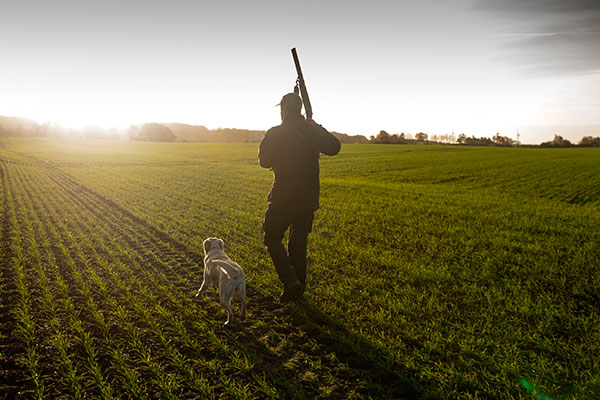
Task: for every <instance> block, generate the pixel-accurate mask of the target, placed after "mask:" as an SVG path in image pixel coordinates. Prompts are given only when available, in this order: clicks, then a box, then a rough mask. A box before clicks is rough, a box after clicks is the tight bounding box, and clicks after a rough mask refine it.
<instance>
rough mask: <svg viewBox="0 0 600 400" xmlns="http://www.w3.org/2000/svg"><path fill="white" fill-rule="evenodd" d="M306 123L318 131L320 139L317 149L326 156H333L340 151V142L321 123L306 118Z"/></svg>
mask: <svg viewBox="0 0 600 400" xmlns="http://www.w3.org/2000/svg"><path fill="white" fill-rule="evenodd" d="M308 123H309V124H311V126H313V130H314V131H315V132H318V134H319V137H320V140H319V151H320V152H321V153H323V154H326V155H328V156H335V155H336V154H337V153H339V152H340V149H341V147H342V144H341V143H340V141H339V140H338V138H336V137H335V136H333V135H332V134H331V133H329V132H328V131H327V129H325V128H323V127H322V126H321V125H319V124H317V123H316V122H315V121H313V120H312V119H310V120H308Z"/></svg>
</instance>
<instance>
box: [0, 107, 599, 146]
mask: <svg viewBox="0 0 600 400" xmlns="http://www.w3.org/2000/svg"><path fill="white" fill-rule="evenodd" d="M331 133H332V134H334V135H335V136H336V137H337V138H338V139H339V140H340V141H341V142H342V143H373V144H454V145H463V146H499V147H511V146H518V145H520V143H518V142H517V141H516V140H514V139H512V138H510V137H508V136H502V135H500V133H496V134H495V135H494V136H492V137H491V138H488V137H475V136H467V135H465V134H464V133H460V134H458V135H456V134H454V133H450V134H443V135H429V134H427V133H425V132H418V133H416V134H414V135H412V134H410V133H399V134H396V133H394V134H390V133H388V132H386V131H384V130H382V131H380V132H379V134H378V135H377V136H374V135H373V136H371V137H370V138H368V139H367V137H365V136H363V135H353V136H352V135H348V134H345V133H340V132H331ZM264 134H265V131H264V130H249V129H237V128H217V129H208V128H206V127H205V126H203V125H187V124H181V123H156V122H150V123H146V124H140V125H130V126H129V128H127V129H126V130H118V129H116V128H109V129H104V128H102V127H98V126H88V127H85V128H81V129H66V128H63V127H61V126H59V125H57V124H54V123H51V122H47V123H44V124H41V125H40V124H38V123H37V122H35V121H33V120H31V119H27V118H16V117H4V116H1V115H0V137H3V136H4V137H8V136H22V137H31V136H41V137H78V138H88V139H131V140H137V141H151V142H175V141H177V142H201V143H209V142H210V143H215V142H216V143H244V142H246V143H258V142H260V140H261V139H262V137H263V136H264ZM539 147H600V136H598V137H593V136H584V137H583V138H581V140H579V142H577V143H576V144H573V143H571V142H570V141H569V140H568V139H565V138H563V137H562V136H560V135H555V136H554V139H553V140H551V141H548V142H543V143H541V144H540V145H539Z"/></svg>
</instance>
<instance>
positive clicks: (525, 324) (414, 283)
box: [0, 138, 600, 399]
mask: <svg viewBox="0 0 600 400" xmlns="http://www.w3.org/2000/svg"><path fill="white" fill-rule="evenodd" d="M257 147H258V146H257V144H185V143H170V144H155V143H134V142H128V141H116V142H111V141H102V140H98V141H83V140H80V141H77V140H72V141H67V140H62V141H59V140H56V141H53V140H48V139H8V138H0V179H1V183H0V199H1V201H2V208H1V214H0V219H1V226H0V260H1V265H0V268H1V269H0V274H1V275H0V278H1V281H0V282H1V285H0V300H1V303H0V324H1V326H0V393H2V395H4V396H6V397H7V398H13V397H17V396H19V395H20V396H22V397H23V398H71V399H79V398H88V399H92V398H93V399H96V398H105V399H114V398H132V399H138V398H142V399H143V398H161V399H169V398H170V399H179V398H182V399H192V398H200V399H202V398H230V399H242V398H273V399H280V398H299V399H302V398H305V399H313V398H374V399H385V398H389V399H401V398H409V399H411V398H432V399H434V398H461V399H463V398H496V399H498V398H531V399H536V398H539V399H580V398H583V399H587V398H591V399H593V398H599V397H600V230H599V229H598V227H599V226H600V213H599V210H600V149H593V148H592V149H580V148H575V149H530V148H473V147H458V146H400V145H398V146H393V145H387V146H386V145H344V146H343V147H342V151H341V153H340V154H339V155H338V156H336V157H322V158H321V186H322V193H321V209H320V210H319V211H318V212H317V214H316V218H315V223H314V228H313V233H312V234H311V236H310V238H309V282H308V285H309V288H308V290H307V294H306V301H305V302H304V303H303V304H300V305H285V306H284V305H281V304H280V303H279V302H278V300H277V295H278V294H279V291H280V286H279V283H278V279H277V276H276V274H275V271H274V268H273V266H272V264H271V261H270V259H269V257H268V254H267V252H266V249H265V248H264V246H263V244H262V238H261V220H262V215H263V212H264V209H265V206H266V194H267V192H268V190H269V186H270V183H271V179H272V178H271V172H270V171H268V170H264V169H261V168H260V167H259V166H258V163H257V160H256V154H257ZM209 236H218V237H220V238H222V239H223V240H224V241H225V246H226V247H225V250H226V252H227V253H228V254H229V255H230V257H231V258H232V259H234V260H235V261H237V262H238V263H239V264H240V265H241V266H242V267H243V268H244V270H245V271H246V276H247V280H248V307H249V308H248V319H247V320H246V321H244V322H240V321H239V320H238V321H237V322H236V323H235V325H234V326H233V327H224V326H223V322H224V321H225V319H226V315H225V312H224V311H223V309H222V308H221V306H220V305H219V304H218V301H217V297H216V293H215V292H212V293H211V294H210V295H208V296H206V297H203V298H195V297H194V294H195V292H196V290H197V289H198V287H199V286H200V284H201V282H202V265H201V264H202V258H203V253H202V245H201V243H202V240H203V239H205V238H206V237H209ZM237 309H238V308H237V304H236V303H234V310H237ZM0 396H1V395H0Z"/></svg>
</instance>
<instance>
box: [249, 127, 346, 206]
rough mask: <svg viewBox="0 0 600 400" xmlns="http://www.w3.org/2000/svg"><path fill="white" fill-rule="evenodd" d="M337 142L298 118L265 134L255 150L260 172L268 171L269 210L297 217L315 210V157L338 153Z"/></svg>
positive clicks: (316, 176) (317, 179)
mask: <svg viewBox="0 0 600 400" xmlns="http://www.w3.org/2000/svg"><path fill="white" fill-rule="evenodd" d="M340 147H341V144H340V142H339V140H338V139H337V138H336V137H335V136H333V135H332V134H331V133H329V132H327V130H326V129H325V128H323V127H322V126H321V125H317V124H316V123H314V122H312V121H307V120H305V119H304V118H302V117H299V118H296V119H292V120H288V119H286V120H285V121H284V122H283V123H282V124H281V125H279V126H275V127H273V128H271V129H269V130H268V131H267V133H266V134H265V136H264V137H263V139H262V141H261V142H260V146H259V150H258V160H259V162H260V166H261V167H263V168H272V169H273V173H274V180H273V185H272V186H271V191H270V192H269V196H268V200H269V208H270V209H274V210H281V211H287V212H292V213H301V212H309V211H315V210H316V209H317V208H319V159H318V155H319V153H323V154H327V155H330V156H333V155H336V154H337V153H339V151H340Z"/></svg>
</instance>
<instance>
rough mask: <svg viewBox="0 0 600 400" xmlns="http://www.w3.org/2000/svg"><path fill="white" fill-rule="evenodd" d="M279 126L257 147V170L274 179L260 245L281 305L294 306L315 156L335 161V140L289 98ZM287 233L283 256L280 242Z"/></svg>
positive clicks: (313, 199)
mask: <svg viewBox="0 0 600 400" xmlns="http://www.w3.org/2000/svg"><path fill="white" fill-rule="evenodd" d="M279 106H281V120H282V123H281V125H278V126H275V127H273V128H271V129H269V130H268V131H267V133H266V134H265V136H264V138H263V139H262V141H261V142H260V147H259V151H258V159H259V162H260V165H261V167H263V168H271V169H272V170H273V174H274V180H273V185H272V186H271V191H270V192H269V196H268V201H269V205H268V207H267V211H266V212H265V217H264V220H263V232H264V243H265V245H266V246H267V249H268V251H269V254H270V255H271V259H272V260H273V264H274V265H275V269H276V271H277V274H278V275H279V279H280V280H281V282H282V283H283V293H281V295H280V296H279V299H280V300H281V301H282V302H289V301H298V300H300V299H301V298H302V294H303V293H304V289H305V287H306V242H307V239H308V233H309V232H310V231H311V229H312V222H313V217H314V212H315V211H316V210H317V209H318V208H319V154H320V153H323V154H327V155H330V156H333V155H336V154H337V153H338V152H339V151H340V147H341V144H340V142H339V140H338V139H337V138H336V137H335V136H333V135H332V134H331V133H329V132H327V130H326V129H325V128H323V127H322V126H320V125H317V124H316V123H315V122H314V121H312V120H306V119H304V117H303V116H302V114H301V110H302V99H301V98H300V96H298V95H297V94H295V93H288V94H286V95H285V96H283V98H282V99H281V103H280V104H279ZM288 228H289V229H290V235H289V240H288V244H287V250H286V248H285V247H284V246H283V244H282V240H283V236H284V235H285V232H286V230H287V229H288Z"/></svg>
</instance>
